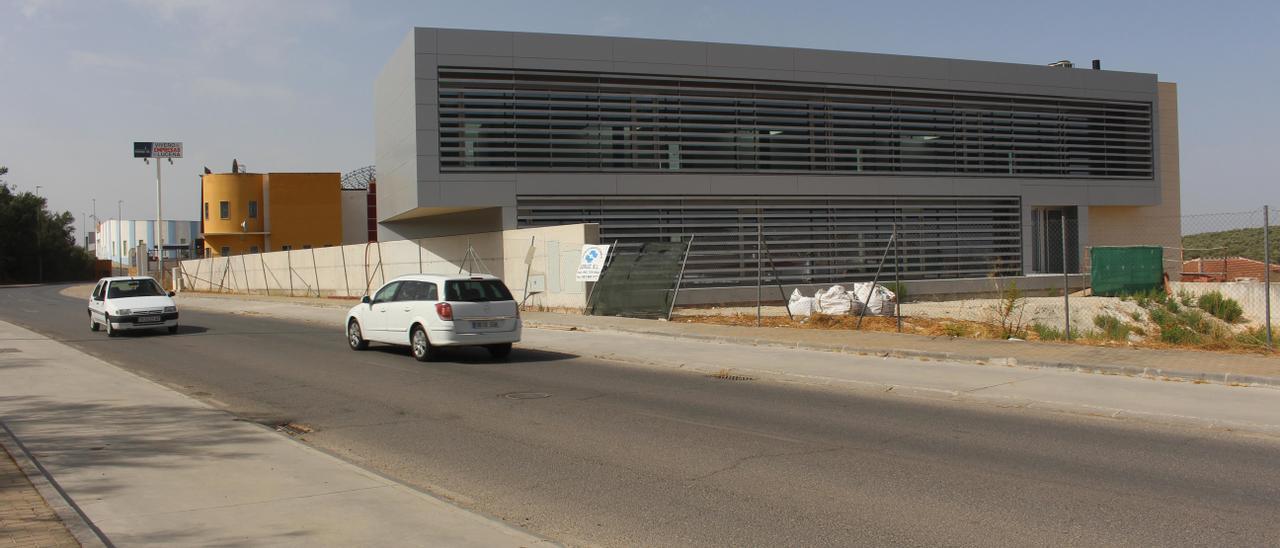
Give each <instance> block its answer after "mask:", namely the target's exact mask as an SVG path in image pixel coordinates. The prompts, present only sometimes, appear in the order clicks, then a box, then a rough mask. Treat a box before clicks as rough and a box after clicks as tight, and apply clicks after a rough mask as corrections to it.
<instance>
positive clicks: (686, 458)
mask: <svg viewBox="0 0 1280 548" xmlns="http://www.w3.org/2000/svg"><path fill="white" fill-rule="evenodd" d="M63 287H64V286H43V287H38V288H5V289H0V319H4V320H6V321H11V322H14V323H17V324H19V325H22V326H24V327H27V328H29V329H32V330H35V331H37V332H40V333H42V334H45V335H47V336H50V337H53V338H54V339H57V340H59V341H62V342H64V343H66V344H70V345H72V346H74V347H76V348H78V349H81V350H83V351H85V352H88V353H90V354H93V355H95V356H97V357H100V358H102V359H104V360H106V361H108V362H111V363H114V364H116V365H118V366H120V367H123V368H125V369H127V370H130V371H134V372H136V373H138V374H140V375H143V376H145V377H148V378H151V379H154V380H156V381H158V382H162V383H164V384H166V385H169V386H172V387H174V388H176V389H178V390H180V391H182V392H184V393H187V394H190V395H193V396H195V397H199V398H202V399H204V400H206V401H209V402H211V403H213V404H215V405H218V406H221V407H224V408H225V409H227V410H228V411H230V412H232V413H235V414H237V415H239V416H241V417H245V418H248V419H251V420H257V421H260V422H264V423H268V424H276V423H283V422H296V423H300V424H304V425H306V426H308V427H310V428H311V429H313V430H314V431H313V432H311V433H308V434H305V435H304V436H302V438H303V439H304V440H305V442H306V443H309V444H311V445H313V446H315V447H318V448H321V449H323V450H326V451H329V452H331V453H333V454H336V455H339V456H341V457H343V458H346V459H348V460H350V461H352V462H354V463H356V464H359V465H361V466H364V467H366V468H368V469H371V470H374V471H377V472H379V473H381V474H384V475H386V476H388V477H391V478H394V479H396V480H399V481H401V482H404V483H406V484H408V485H411V486H414V487H417V488H420V489H423V490H425V491H429V492H431V493H434V494H436V495H438V496H442V497H445V498H448V499H451V500H453V501H455V502H456V503H457V504H459V505H461V506H463V507H465V508H469V509H473V510H476V511H479V512H482V513H486V514H489V515H492V516H495V517H497V518H500V519H503V520H506V521H508V522H510V523H514V524H518V525H520V526H522V527H526V528H527V529H529V530H530V531H532V532H534V533H537V534H540V535H543V536H546V537H549V538H551V539H555V540H559V541H562V542H565V543H567V544H571V545H614V546H623V545H627V546H632V545H651V546H658V545H663V546H672V545H890V544H893V545H968V546H976V545H982V546H991V545H1076V546H1085V545H1087V546H1097V545H1166V546H1167V545H1234V546H1247V545H1257V546H1262V545H1273V546H1274V545H1277V544H1280V522H1278V521H1277V520H1276V519H1275V518H1276V516H1277V515H1280V513H1278V512H1280V466H1277V463H1280V440H1277V439H1275V438H1272V437H1267V436H1261V435H1245V434H1240V433H1231V432H1215V431H1209V430H1204V429H1176V428H1171V427H1159V426H1153V425H1144V424H1142V423H1138V422H1121V421H1112V420H1109V419H1105V418H1091V417H1080V416H1072V415H1064V414H1055V413H1049V412H1041V411H1034V410H1027V409H1002V408H998V407H995V406H991V405H978V404H973V403H956V402H947V401H940V400H932V399H913V398H903V397H893V396H889V395H879V394H874V393H868V392H867V391H853V390H848V389H835V388H822V387H818V386H809V385H798V384H794V383H784V382H775V381H764V380H755V381H733V380H720V379H713V378H708V377H706V376H704V375H701V374H695V373H691V372H682V371H679V370H674V369H669V368H653V367H642V366H634V365H627V364H622V363H616V362H609V361H602V360H598V359H589V358H583V357H579V356H574V355H567V354H559V353H554V352H546V351H539V350H536V349H530V348H518V349H517V351H516V353H515V354H514V355H513V358H512V359H511V360H510V361H508V362H505V363H491V362H489V361H488V360H487V358H486V354H485V353H484V352H483V351H479V352H471V351H460V352H451V353H448V354H446V356H445V361H443V362H440V363H432V364H419V363H417V362H415V361H413V360H412V358H410V357H409V356H408V355H407V353H406V352H404V351H400V350H394V349H385V348H382V349H376V350H370V351H367V352H362V353H355V352H351V351H350V350H348V349H347V348H346V347H345V344H344V341H343V338H342V333H341V330H340V329H339V328H337V327H330V326H318V325H314V324H304V323H296V322H286V321H279V320H273V319H270V318H265V317H255V316H247V315H240V314H214V313H203V312H197V311H184V312H183V317H182V323H183V324H184V326H183V329H182V330H181V332H180V333H179V334H178V335H174V336H168V335H160V334H157V335H136V336H127V337H121V338H115V339H107V338H106V337H105V335H103V334H102V333H91V332H90V331H89V329H88V320H87V317H86V314H85V310H84V302H83V301H81V300H77V299H71V298H68V297H64V296H62V295H60V294H59V293H58V291H59V290H60V289H62V288H63ZM655 344H679V343H676V342H672V341H662V342H660V343H658V342H655ZM850 359H851V360H853V359H864V358H858V357H854V356H851V357H850ZM544 395H545V396H546V397H538V396H544ZM1278 412H1280V411H1278ZM210 481H216V478H210Z"/></svg>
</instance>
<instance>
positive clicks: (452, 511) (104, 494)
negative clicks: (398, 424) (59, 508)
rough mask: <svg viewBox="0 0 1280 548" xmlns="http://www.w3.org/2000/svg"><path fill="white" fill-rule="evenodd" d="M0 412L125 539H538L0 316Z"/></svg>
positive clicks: (355, 542)
mask: <svg viewBox="0 0 1280 548" xmlns="http://www.w3.org/2000/svg"><path fill="white" fill-rule="evenodd" d="M0 349H2V350H3V352H0V421H3V423H4V425H5V426H7V427H8V429H9V430H10V431H12V432H13V434H14V437H15V438H16V439H17V440H19V441H20V442H21V443H22V444H23V445H24V446H25V448H26V450H27V451H28V452H29V454H30V455H31V456H32V457H33V458H34V459H35V460H36V461H37V462H38V463H39V464H40V465H42V466H43V468H44V470H46V471H47V473H48V475H49V477H50V478H51V479H52V480H53V482H54V483H55V484H56V485H58V486H59V487H60V488H61V489H62V490H63V492H65V493H66V496H67V498H68V499H70V502H71V503H74V505H75V506H78V508H79V509H80V510H81V511H82V512H83V513H84V515H85V516H86V517H87V518H88V520H89V522H90V523H92V525H94V526H96V527H97V528H98V529H99V530H101V531H102V533H103V534H104V535H105V536H106V537H107V538H108V539H109V540H110V542H111V543H113V544H115V545H120V546H126V545H157V546H158V545H164V546H172V545H200V546H211V545H231V544H235V545H268V544H269V545H295V546H317V545H324V546H531V545H534V544H539V543H544V542H546V541H544V540H541V539H539V538H536V537H534V536H531V535H528V534H526V533H524V532H522V531H520V530H517V529H514V528H511V527H508V526H506V525H505V524H503V523H500V522H497V521H494V520H492V519H489V518H486V517H483V516H480V515H477V514H474V513H471V512H468V511H465V510H463V509H460V508H458V507H456V506H453V505H451V504H449V503H446V502H444V501H441V500H438V499H436V498H433V497H431V496H428V495H425V494H423V493H421V492H418V491H415V490H413V489H410V488H408V487H405V486H403V485H400V484H398V483H395V482H393V481H390V480H388V479H386V478H383V477H381V476H378V475H376V474H373V473H371V472H367V471H365V470H362V469H360V468H358V467H356V466H354V465H351V464H348V463H346V462H343V461H341V460H339V459H337V458H335V457H332V456H329V455H327V454H324V453H322V452H320V451H317V450H314V449H312V448H310V447H308V446H306V445H304V444H302V443H298V442H296V441H294V440H291V439H289V438H288V437H286V436H284V435H282V434H279V433H276V432H274V431H272V430H270V429H268V428H267V427H265V426H262V425H258V424H253V423H249V422H242V421H240V420H237V419H236V418H235V417H233V416H232V415H230V414H227V413H225V412H222V411H218V410H216V409H213V408H210V407H208V406H206V405H204V404H203V403H201V402H198V401H196V400H193V399H191V398H189V397H187V396H184V395H181V394H179V393H177V392H174V391H172V390H170V389H168V388H165V387H162V386H160V385H158V384H155V383H153V382H151V381H149V380H146V379H143V378H141V377H138V376H135V375H133V374H131V373H128V372H125V371H123V370H121V369H119V368H117V367H115V366H112V365H110V364H108V363H105V362H103V361H100V360H98V359H96V358H94V357H92V356H89V355H87V354H84V353H81V352H79V351H77V350H74V349H72V348H70V347H68V346H66V345H63V344H60V343H57V342H54V341H51V340H49V339H47V338H45V337H43V336H41V335H39V334H36V333H34V332H31V331H28V330H26V329H22V328H20V327H17V326H14V325H12V324H9V323H5V322H0Z"/></svg>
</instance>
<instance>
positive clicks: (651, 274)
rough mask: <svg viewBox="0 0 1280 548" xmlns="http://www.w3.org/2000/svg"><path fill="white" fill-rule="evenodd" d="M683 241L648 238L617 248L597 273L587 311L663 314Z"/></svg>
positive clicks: (677, 271) (641, 315) (677, 270)
mask: <svg viewBox="0 0 1280 548" xmlns="http://www.w3.org/2000/svg"><path fill="white" fill-rule="evenodd" d="M687 245H688V244H686V243H684V242H648V243H645V244H643V245H642V246H641V247H640V249H639V250H638V251H619V253H618V254H617V255H616V256H614V258H613V260H612V261H611V262H610V263H609V265H608V267H606V268H605V270H604V272H603V273H601V275H600V281H599V282H596V288H595V292H594V294H593V295H592V299H591V305H590V309H589V312H590V314H592V315H594V316H627V317H631V318H665V317H667V309H668V308H669V307H670V306H671V296H672V290H673V289H675V287H676V277H678V276H679V275H680V262H681V261H682V260H683V259H684V252H685V247H686V246H687Z"/></svg>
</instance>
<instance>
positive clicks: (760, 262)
mask: <svg viewBox="0 0 1280 548" xmlns="http://www.w3.org/2000/svg"><path fill="white" fill-rule="evenodd" d="M763 241H764V214H763V213H759V210H757V217H756V327H760V301H761V299H762V298H763V297H764V294H763V293H762V289H761V285H762V284H763V283H764V258H763V257H761V256H760V250H761V249H763V248H764V246H763V245H762V244H761V242H763Z"/></svg>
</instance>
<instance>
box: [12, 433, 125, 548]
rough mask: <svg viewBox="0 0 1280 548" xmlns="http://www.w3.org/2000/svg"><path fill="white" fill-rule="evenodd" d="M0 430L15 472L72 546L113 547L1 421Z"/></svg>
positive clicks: (90, 547)
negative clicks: (49, 511)
mask: <svg viewBox="0 0 1280 548" xmlns="http://www.w3.org/2000/svg"><path fill="white" fill-rule="evenodd" d="M0 430H3V432H0V446H4V449H5V451H8V452H9V455H10V456H12V457H13V461H14V462H16V463H18V468H19V469H20V470H22V473H23V474H24V475H26V476H27V481H30V482H31V485H33V486H35V488H36V491H37V492H39V493H40V496H41V497H42V498H44V501H45V503H46V504H48V505H49V508H50V509H52V510H53V513H54V514H56V515H57V516H58V519H60V520H62V524H63V526H65V527H66V528H67V531H68V532H69V533H71V536H73V537H75V539H76V542H79V543H80V546H83V547H84V548H100V547H101V548H113V547H114V546H115V545H114V544H112V543H111V541H110V539H108V538H107V536H106V535H105V534H103V533H102V530H100V529H98V527H97V526H95V525H94V524H93V522H92V521H90V520H89V518H88V516H85V515H84V512H83V511H81V510H80V507H79V506H76V503H75V502H74V501H72V500H71V497H69V496H67V494H66V492H64V491H63V490H62V487H61V486H60V485H58V482H57V481H56V480H54V479H53V477H52V476H51V475H50V474H49V472H48V471H47V470H45V468H44V466H42V465H41V464H40V461H39V460H37V459H36V458H35V455H32V454H31V452H30V451H27V447H26V445H23V443H22V441H21V440H19V439H18V435H17V434H16V433H14V431H13V430H12V429H10V428H9V425H8V424H7V423H6V422H5V421H3V420H0Z"/></svg>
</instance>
